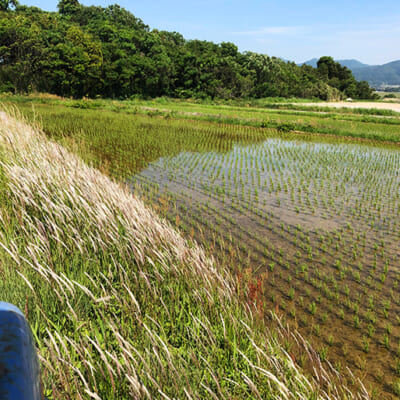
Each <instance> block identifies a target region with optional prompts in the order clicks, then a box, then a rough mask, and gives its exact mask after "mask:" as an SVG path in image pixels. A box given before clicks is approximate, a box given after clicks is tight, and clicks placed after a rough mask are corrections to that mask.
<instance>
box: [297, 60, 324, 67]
mask: <svg viewBox="0 0 400 400" xmlns="http://www.w3.org/2000/svg"><path fill="white" fill-rule="evenodd" d="M318 60H319V58H312V59H311V60H308V61H304V62H303V63H300V64H297V65H299V66H300V65H303V64H306V65H311V66H312V67H314V68H317V62H318Z"/></svg>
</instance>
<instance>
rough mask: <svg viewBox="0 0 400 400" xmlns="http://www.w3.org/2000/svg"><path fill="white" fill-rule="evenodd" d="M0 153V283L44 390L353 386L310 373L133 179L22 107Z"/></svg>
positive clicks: (65, 393) (281, 392)
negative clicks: (147, 201)
mask: <svg viewBox="0 0 400 400" xmlns="http://www.w3.org/2000/svg"><path fill="white" fill-rule="evenodd" d="M0 151H1V163H0V181H1V184H0V274H1V278H2V279H1V280H0V292H1V293H2V300H5V301H10V302H13V303H15V304H16V305H18V306H19V307H21V308H22V309H23V310H24V311H25V313H26V315H27V316H28V319H29V321H30V323H31V326H32V328H33V331H34V335H35V337H36V339H37V343H38V346H39V351H40V360H41V364H42V369H43V380H44V384H45V388H46V395H47V396H48V397H49V398H54V399H56V398H63V399H79V398H94V399H99V398H103V399H110V398H113V399H125V398H130V397H131V398H188V399H191V398H193V399H194V398H202V399H203V398H237V399H239V398H254V399H257V398H263V399H268V398H271V399H272V398H277V397H278V398H296V399H299V398H309V399H316V398H341V399H342V398H345V397H347V396H348V397H352V395H350V394H346V393H347V392H346V389H344V388H341V387H339V386H335V385H333V384H330V380H331V377H330V376H329V374H326V373H325V372H323V371H322V370H320V371H319V379H320V382H319V383H317V382H310V381H309V380H307V379H306V378H305V377H304V375H302V373H301V371H299V370H298V369H297V368H296V365H295V364H294V363H293V361H292V359H291V357H290V356H288V355H287V354H286V353H285V352H284V351H283V350H282V348H281V347H280V346H279V345H278V343H277V340H276V339H275V338H274V334H273V333H271V332H268V331H266V327H265V325H263V324H262V322H261V321H260V320H259V319H258V318H257V317H256V313H255V311H254V306H251V305H248V304H247V306H245V305H244V304H242V303H241V301H240V298H241V297H243V293H242V296H240V295H239V294H238V293H237V286H236V284H235V281H234V280H233V279H232V277H231V276H230V274H229V273H228V272H227V271H223V270H219V269H217V267H216V265H215V264H214V263H213V261H212V260H210V259H208V258H207V257H206V256H205V254H204V252H203V251H202V250H201V248H199V247H198V246H197V245H196V244H194V243H189V242H187V241H185V240H184V239H182V237H181V236H180V235H179V234H178V233H177V232H176V231H174V230H173V229H172V228H171V227H170V226H169V225H168V224H167V223H166V222H164V221H163V220H160V219H159V218H158V217H157V216H156V215H155V214H154V213H152V212H151V211H149V210H148V209H147V208H146V207H145V206H144V205H143V203H142V202H141V201H140V200H138V199H136V198H134V197H133V196H132V195H131V194H130V193H129V192H128V191H127V190H126V189H124V188H122V187H121V186H119V185H117V184H116V183H113V182H112V181H110V180H109V179H108V178H107V177H105V176H104V175H102V174H101V173H100V172H98V171H96V170H94V169H91V168H89V167H87V166H86V165H84V164H83V163H82V162H81V161H80V160H79V159H78V158H77V157H76V156H74V155H72V154H70V153H68V152H67V151H66V150H64V149H63V148H62V147H60V146H59V145H57V144H54V143H51V142H49V141H48V140H47V139H45V138H44V137H43V136H42V135H41V134H40V133H39V132H38V131H35V130H32V129H30V128H29V127H28V126H26V125H24V124H22V123H17V122H16V121H15V120H13V119H4V118H3V119H2V120H1V122H0ZM317 366H318V365H317ZM323 389H324V390H325V391H326V392H324V391H323Z"/></svg>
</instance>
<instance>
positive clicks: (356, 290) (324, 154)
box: [6, 98, 400, 399]
mask: <svg viewBox="0 0 400 400" xmlns="http://www.w3.org/2000/svg"><path fill="white" fill-rule="evenodd" d="M6 100H7V101H8V103H9V104H10V103H11V102H14V104H16V105H17V106H18V108H19V109H20V110H21V112H23V113H24V114H26V115H27V118H28V119H29V120H30V121H33V120H35V121H36V122H37V123H38V124H39V125H40V126H42V127H43V129H44V131H45V132H46V133H47V134H48V135H49V136H50V137H51V138H54V139H55V140H57V141H59V142H61V143H62V144H64V145H65V146H67V147H68V148H70V149H72V150H74V151H76V152H77V153H78V154H80V156H81V157H83V158H84V159H85V160H86V161H88V162H92V163H93V164H94V165H95V166H97V167H98V168H100V169H101V170H103V171H105V172H107V173H108V174H110V175H112V176H114V177H117V178H118V179H122V180H123V181H125V182H126V183H127V184H128V185H130V187H131V189H132V191H134V192H135V193H136V194H138V195H139V196H140V197H141V198H143V199H145V200H146V203H147V204H151V205H152V207H153V208H154V209H155V210H156V211H157V212H158V213H159V214H160V215H161V216H163V217H165V218H168V219H169V220H170V221H171V222H172V223H173V224H174V225H175V226H176V227H178V228H179V229H180V230H181V231H182V232H184V233H185V235H187V237H189V238H194V239H196V240H197V241H198V242H199V243H201V244H202V245H203V246H204V247H205V248H206V250H207V252H208V253H209V254H213V255H214V256H215V257H216V258H217V259H218V261H219V263H220V264H221V265H223V266H225V267H228V268H230V269H231V271H233V272H234V273H235V275H236V279H237V280H238V282H239V285H240V284H242V285H246V286H247V287H248V288H249V291H248V298H246V299H245V298H243V299H242V300H243V301H247V302H249V303H250V304H255V305H256V307H257V308H258V309H260V310H264V312H266V311H267V310H274V311H275V312H276V313H277V314H278V315H279V316H281V317H282V318H283V320H284V321H285V323H288V324H289V326H291V327H292V328H295V329H298V330H299V331H300V332H301V333H302V334H303V335H305V336H306V337H307V338H308V340H310V342H311V343H312V344H313V346H314V347H315V348H316V349H317V350H318V353H319V356H320V358H321V360H322V361H323V362H326V361H327V360H329V361H330V362H331V364H332V365H333V366H334V367H335V368H336V370H337V371H340V372H341V373H343V374H344V375H345V376H346V377H347V382H348V383H349V384H352V383H354V382H353V381H352V378H351V376H350V375H349V374H347V370H346V367H348V366H349V367H350V368H351V369H352V370H353V371H355V372H356V376H357V377H359V378H360V379H361V380H362V381H363V383H364V384H365V385H366V387H367V389H368V390H369V391H370V393H371V394H373V395H374V396H375V398H379V399H381V398H395V397H394V396H396V395H398V394H399V393H400V353H399V344H400V319H399V317H398V316H399V315H400V296H399V295H398V286H399V282H400V270H399V269H398V265H399V257H400V253H399V250H398V241H399V238H400V175H399V168H398V167H399V165H400V152H399V147H398V144H399V143H400V114H399V113H397V112H396V111H395V110H394V108H391V109H387V108H385V107H386V104H383V103H372V104H371V103H351V107H348V103H345V105H346V108H338V109H335V108H333V107H332V105H331V104H330V103H329V104H328V103H312V104H310V105H308V104H304V103H299V104H298V103H296V104H289V103H288V104H286V103H282V102H275V103H274V102H269V103H268V102H264V103H263V104H261V103H260V104H248V105H229V104H196V103H192V102H180V101H173V100H168V99H157V100H153V101H138V100H135V101H125V102H122V101H103V100H99V101H86V100H82V101H70V100H63V99H46V98H44V99H33V101H32V99H28V100H27V99H24V98H20V99H18V98H14V99H13V98H10V99H6ZM336 105H337V106H339V105H340V104H337V103H336ZM388 106H390V107H392V105H391V104H388ZM353 107H354V108H353ZM287 351H288V352H289V353H290V354H292V356H293V358H294V359H295V360H296V363H298V364H299V365H305V364H306V362H305V360H306V357H305V354H304V353H301V352H297V351H296V350H295V346H294V342H293V341H291V340H290V339H289V338H287Z"/></svg>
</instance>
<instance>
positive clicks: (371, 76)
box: [298, 58, 400, 88]
mask: <svg viewBox="0 0 400 400" xmlns="http://www.w3.org/2000/svg"><path fill="white" fill-rule="evenodd" d="M318 60H319V59H318V58H312V59H311V60H308V61H305V62H304V63H302V64H298V65H303V64H306V65H311V66H312V67H314V68H317V62H318ZM335 61H337V62H338V63H340V64H342V65H343V66H345V67H347V68H349V69H351V70H352V72H353V75H354V77H355V78H356V79H357V80H358V81H367V82H368V83H369V84H370V85H371V86H372V87H374V88H382V87H385V86H399V85H400V60H397V61H392V62H390V63H387V64H383V65H368V64H364V63H362V62H360V61H358V60H353V59H351V60H335Z"/></svg>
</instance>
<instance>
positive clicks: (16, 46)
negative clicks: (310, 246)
mask: <svg viewBox="0 0 400 400" xmlns="http://www.w3.org/2000/svg"><path fill="white" fill-rule="evenodd" d="M31 91H39V92H48V93H54V94H57V95H61V96H72V97H77V98H78V97H83V96H87V97H99V96H100V97H107V98H130V97H131V96H143V97H156V96H170V97H180V98H187V97H194V98H224V99H231V98H262V97H271V96H280V97H303V98H320V99H323V100H334V99H340V98H344V97H352V98H355V99H368V98H372V97H373V96H374V94H373V91H372V89H371V88H370V87H369V85H368V83H366V82H357V81H356V80H355V78H354V77H353V75H352V72H351V71H350V70H349V69H347V68H346V67H342V66H341V65H340V64H339V63H337V62H335V61H334V60H333V59H332V58H331V57H322V58H321V59H320V60H319V61H318V67H317V68H313V67H311V66H308V65H303V66H297V65H296V64H295V63H292V62H285V61H283V60H281V59H279V58H276V57H270V56H268V55H264V54H258V53H253V52H243V53H242V52H239V51H238V48H237V46H236V45H234V44H233V43H220V44H215V43H212V42H208V41H201V40H185V39H184V37H183V36H182V35H181V34H179V33H177V32H166V31H159V30H157V29H154V30H150V28H149V27H148V26H147V25H146V24H145V23H143V21H141V20H140V19H139V18H136V17H135V16H134V15H133V14H132V13H130V12H129V11H127V10H125V9H124V8H121V7H120V6H118V5H112V6H109V7H105V8H103V7H96V6H90V7H86V6H83V5H81V4H80V3H79V1H78V0H61V1H60V2H59V3H58V12H47V11H43V10H41V9H39V8H37V7H27V6H23V5H19V4H18V2H17V1H15V0H11V1H8V0H0V92H15V93H27V92H31Z"/></svg>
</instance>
